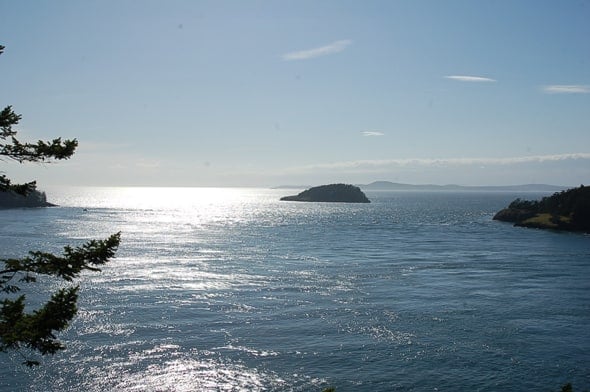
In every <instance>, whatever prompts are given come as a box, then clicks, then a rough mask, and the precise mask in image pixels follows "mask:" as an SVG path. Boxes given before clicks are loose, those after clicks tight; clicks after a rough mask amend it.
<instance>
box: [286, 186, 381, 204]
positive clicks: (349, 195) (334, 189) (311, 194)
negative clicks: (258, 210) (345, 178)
mask: <svg viewBox="0 0 590 392" xmlns="http://www.w3.org/2000/svg"><path fill="white" fill-rule="evenodd" d="M281 200H282V201H308V202H332V203H334V202H336V203H338V202H340V203H370V202H371V201H370V200H369V199H368V198H367V196H366V195H365V194H364V193H363V191H361V189H360V188H359V187H357V186H354V185H349V184H330V185H321V186H316V187H312V188H309V189H307V190H305V191H303V192H301V193H299V194H298V195H295V196H285V197H281Z"/></svg>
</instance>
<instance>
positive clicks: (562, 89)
mask: <svg viewBox="0 0 590 392" xmlns="http://www.w3.org/2000/svg"><path fill="white" fill-rule="evenodd" d="M543 91H544V92H546V93H549V94H589V93H590V86H585V85H581V84H553V85H550V86H545V87H543Z"/></svg>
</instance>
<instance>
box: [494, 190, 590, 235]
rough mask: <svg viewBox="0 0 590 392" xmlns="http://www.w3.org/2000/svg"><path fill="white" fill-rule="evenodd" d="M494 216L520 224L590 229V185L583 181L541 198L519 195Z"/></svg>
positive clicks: (569, 229)
mask: <svg viewBox="0 0 590 392" xmlns="http://www.w3.org/2000/svg"><path fill="white" fill-rule="evenodd" d="M494 219H495V220H499V221H504V222H513V223H514V224H515V225H516V226H524V227H535V228H541V229H555V230H568V231H584V232H587V233H590V187H585V186H584V185H581V186H580V187H578V188H573V189H568V190H566V191H562V192H558V193H555V194H553V195H552V196H548V197H544V198H542V199H541V200H521V199H516V200H514V201H513V202H512V203H510V205H509V206H508V208H505V209H503V210H501V211H500V212H498V213H497V214H496V215H495V216H494Z"/></svg>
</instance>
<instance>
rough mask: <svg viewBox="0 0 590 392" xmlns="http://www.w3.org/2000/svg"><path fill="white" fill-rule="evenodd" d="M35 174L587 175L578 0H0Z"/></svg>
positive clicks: (10, 91) (583, 27) (13, 85)
mask: <svg viewBox="0 0 590 392" xmlns="http://www.w3.org/2000/svg"><path fill="white" fill-rule="evenodd" d="M0 44H2V45H4V46H6V50H5V53H4V54H3V55H2V56H0V74H1V75H2V84H1V88H0V105H1V106H6V105H13V107H14V109H15V111H16V112H17V113H20V114H22V115H23V120H22V122H21V124H20V126H19V127H18V128H17V129H18V130H19V136H20V137H21V138H22V139H24V140H37V139H52V138H54V137H57V136H62V137H64V138H77V139H78V140H79V142H80V148H79V150H78V152H77V154H76V155H75V156H74V157H73V158H72V159H71V160H70V161H67V162H60V163H57V164H51V165H45V166H38V165H26V166H23V165H17V164H13V163H8V162H2V167H0V170H2V171H5V172H6V174H7V175H8V176H9V177H12V178H15V179H17V180H20V181H26V180H31V179H38V180H39V183H40V186H41V187H43V186H44V185H59V184H73V185H163V186H175V185H178V186H272V185H280V184H310V185H315V184H320V183H328V182H350V183H367V182H371V181H375V180H390V181H396V182H405V183H434V184H449V183H455V184H463V185H485V184H496V185H498V184H519V183H552V184H559V185H578V184H580V183H590V1H588V0H578V1H574V0H572V1H541V0H531V1H484V0H482V1H450V0H449V1H446V0H445V1H438V0H432V1H419V0H418V1H416V0H412V1H409V0H408V1H394V0H388V1H342V0H335V1H327V0H326V1H317V0H313V1H238V0H236V1H196V0H195V1H193V0H190V1H175V0H172V1H166V2H164V1H128V0H127V1H126V0H117V1H108V0H104V1H78V0H75V1H16V0H14V1H8V0H0Z"/></svg>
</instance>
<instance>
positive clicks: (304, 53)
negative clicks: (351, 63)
mask: <svg viewBox="0 0 590 392" xmlns="http://www.w3.org/2000/svg"><path fill="white" fill-rule="evenodd" d="M350 44H352V41H351V40H348V39H345V40H340V41H335V42H332V43H331V44H328V45H325V46H320V47H318V48H313V49H306V50H300V51H297V52H290V53H286V54H284V55H283V56H282V59H283V60H285V61H292V60H308V59H312V58H315V57H320V56H326V55H329V54H334V53H338V52H342V51H343V50H344V49H346V47H347V46H349V45H350Z"/></svg>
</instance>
